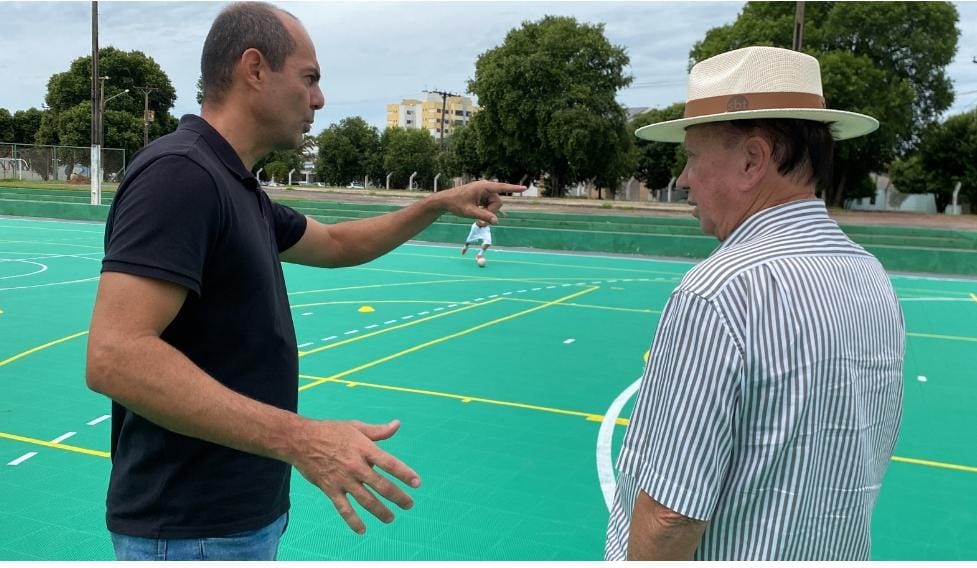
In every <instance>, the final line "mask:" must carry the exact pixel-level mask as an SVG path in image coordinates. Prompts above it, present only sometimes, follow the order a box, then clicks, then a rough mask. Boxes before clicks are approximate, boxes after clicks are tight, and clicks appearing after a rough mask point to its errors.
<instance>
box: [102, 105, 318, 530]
mask: <svg viewBox="0 0 977 568" xmlns="http://www.w3.org/2000/svg"><path fill="white" fill-rule="evenodd" d="M305 228H306V219H305V217H304V216H303V215H301V214H300V213H298V212H296V211H295V210H293V209H290V208H288V207H285V206H283V205H280V204H277V203H273V202H272V201H271V200H270V199H269V198H268V196H267V195H266V194H265V193H264V192H263V191H261V189H260V188H259V187H258V181H257V180H256V179H255V178H254V176H253V175H251V173H250V172H248V171H247V170H246V169H245V167H244V164H243V163H242V162H241V160H240V158H239V157H238V156H237V154H236V153H235V152H234V149H233V148H231V146H230V144H228V143H227V141H226V140H224V138H223V137H222V136H221V135H220V134H219V133H218V132H217V131H216V130H214V129H213V128H212V127H211V126H210V125H209V124H207V122H205V121H204V120H203V119H202V118H200V117H197V116H193V115H187V116H184V117H183V118H182V119H181V120H180V126H179V128H178V129H177V130H176V132H174V133H172V134H169V135H167V136H164V137H162V138H160V139H158V140H156V141H154V142H153V143H152V144H150V145H149V146H147V147H146V148H144V149H143V150H142V151H140V152H139V153H138V154H136V156H135V158H134V159H133V161H132V163H131V164H130V165H129V169H128V171H127V173H126V176H125V179H124V181H123V182H122V185H120V186H119V191H118V193H116V196H115V201H114V202H113V203H112V207H111V209H110V211H109V217H108V221H107V223H106V225H105V258H104V260H103V261H102V271H103V272H106V271H107V272H125V273H128V274H135V275H138V276H145V277H149V278H155V279H159V280H166V281H168V282H174V283H176V284H179V285H180V286H183V287H185V288H187V290H189V293H188V294H187V299H186V302H185V303H184V304H183V307H182V308H181V309H180V311H179V313H178V314H177V316H176V318H175V319H174V320H173V322H172V323H171V324H170V325H169V326H168V327H167V328H166V330H165V331H164V332H163V335H162V338H163V340H164V341H166V342H167V343H169V344H170V345H172V346H173V347H175V348H176V349H178V350H180V352H182V353H183V354H184V355H186V356H187V357H188V358H189V359H190V360H191V361H193V362H194V363H196V364H197V365H198V366H199V367H200V368H201V369H203V370H204V371H206V372H207V373H209V374H210V375H211V376H212V377H214V378H215V379H217V380H218V381H220V382H221V383H222V384H224V385H225V386H227V387H228V388H230V389H232V390H234V391H236V392H238V393H241V394H243V395H245V396H248V397H251V398H253V399H255V400H259V401H262V402H265V403H267V404H271V405H274V406H277V407H279V408H283V409H286V410H290V411H292V412H295V411H296V409H297V403H298V354H297V347H296V342H295V329H294V327H293V325H292V316H291V312H290V311H289V306H288V297H287V296H286V291H285V280H284V277H283V275H282V267H281V262H280V260H279V258H278V254H279V253H280V252H281V251H284V250H286V249H288V248H289V247H291V246H292V245H294V244H295V243H296V242H298V240H299V239H300V238H301V236H302V234H303V233H304V232H305ZM290 473H291V468H290V466H289V465H288V464H285V463H282V462H279V461H276V460H271V459H267V458H263V457H258V456H255V455H253V454H248V453H244V452H239V451H237V450H232V449H230V448H226V447H224V446H219V445H216V444H211V443H208V442H204V441H202V440H199V439H196V438H190V437H187V436H182V435H180V434H175V433H173V432H171V431H169V430H166V429H164V428H161V427H159V426H157V425H156V424H154V423H152V422H150V421H148V420H146V419H145V418H143V417H141V416H139V415H138V414H135V413H134V412H132V411H131V410H129V409H127V408H125V407H123V406H121V405H120V404H118V403H115V402H113V404H112V474H111V478H110V481H109V490H108V499H107V513H106V518H107V524H108V528H109V530H110V531H113V532H117V533H121V534H126V535H132V536H141V537H148V538H191V537H210V536H222V535H228V534H234V533H238V532H244V531H248V530H253V529H257V528H260V527H262V526H265V525H267V524H269V523H271V522H272V521H273V520H275V519H276V518H278V517H279V516H281V515H282V514H283V513H285V512H286V511H287V510H288V507H289V501H288V491H289V478H290Z"/></svg>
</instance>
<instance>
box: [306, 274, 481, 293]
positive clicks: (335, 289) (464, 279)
mask: <svg viewBox="0 0 977 568" xmlns="http://www.w3.org/2000/svg"><path fill="white" fill-rule="evenodd" d="M458 282H471V279H470V278H454V279H451V280H428V281H426V282H395V283H392V284H364V285H363V286H343V287H341V288H322V289H319V290H302V291H301V292H289V293H288V295H289V296H300V295H302V294H317V293H319V292H342V291H345V290H365V289H367V288H391V287H393V286H416V285H418V284H457V283H458Z"/></svg>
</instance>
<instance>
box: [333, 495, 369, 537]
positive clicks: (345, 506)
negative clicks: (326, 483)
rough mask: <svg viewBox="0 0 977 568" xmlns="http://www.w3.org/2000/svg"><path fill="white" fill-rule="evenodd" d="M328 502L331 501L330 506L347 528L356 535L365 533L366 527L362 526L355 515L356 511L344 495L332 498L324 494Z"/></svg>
mask: <svg viewBox="0 0 977 568" xmlns="http://www.w3.org/2000/svg"><path fill="white" fill-rule="evenodd" d="M326 496H327V497H329V500H330V501H332V506H333V507H335V508H336V512H338V513H339V516H340V517H342V518H343V520H344V521H346V524H347V525H349V528H351V529H353V532H355V533H356V534H363V533H365V532H366V525H364V524H363V520H362V519H360V516H359V515H357V514H356V509H354V508H353V506H352V505H351V504H350V503H349V499H347V498H346V494H345V493H340V494H339V495H337V496H332V495H330V494H328V493H326Z"/></svg>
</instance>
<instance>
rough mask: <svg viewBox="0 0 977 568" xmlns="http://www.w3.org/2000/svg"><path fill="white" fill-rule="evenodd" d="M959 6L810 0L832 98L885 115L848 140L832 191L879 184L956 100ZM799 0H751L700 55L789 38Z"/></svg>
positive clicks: (815, 42) (844, 193)
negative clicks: (874, 178) (876, 179)
mask: <svg viewBox="0 0 977 568" xmlns="http://www.w3.org/2000/svg"><path fill="white" fill-rule="evenodd" d="M958 19H959V18H958V14H957V10H956V8H955V7H954V6H953V5H952V4H950V3H948V2H808V3H806V5H805V20H804V45H803V46H802V47H803V51H804V52H805V53H808V54H810V55H813V56H814V57H817V58H818V60H819V61H820V63H821V72H822V81H823V88H824V95H825V99H826V100H827V102H828V107H829V108H837V109H843V110H849V111H854V112H860V113H864V114H868V115H870V116H874V117H875V118H877V119H878V120H879V122H880V128H879V130H878V131H877V132H875V133H873V134H870V135H868V136H865V137H863V138H859V139H855V140H851V141H845V142H841V143H839V144H838V147H837V152H836V156H835V177H834V180H833V183H832V184H831V187H826V188H822V190H823V191H825V192H826V193H825V197H826V201H827V202H828V203H829V204H832V205H840V204H841V203H842V202H843V201H844V199H845V197H860V196H863V195H866V192H867V191H870V189H871V185H870V184H869V183H867V180H868V174H869V173H870V172H872V171H881V170H884V169H885V168H886V165H887V164H888V163H890V162H891V161H892V160H894V159H895V158H896V157H898V156H900V155H903V154H905V153H906V152H908V151H910V150H911V149H912V148H914V147H915V146H916V144H917V143H918V141H919V136H920V134H921V132H922V131H923V130H924V129H925V128H927V127H928V126H929V125H932V124H933V123H935V122H936V121H937V120H938V119H939V115H940V114H941V113H942V112H943V111H945V110H946V109H947V108H949V106H950V105H951V104H952V103H953V91H952V86H951V83H950V79H949V78H948V77H947V75H946V67H947V65H948V64H949V63H950V62H951V60H952V58H953V56H954V54H955V53H956V49H957V39H958V36H959V31H958V30H957V28H956V23H957V21H958ZM793 21H794V3H792V2H750V3H747V4H746V6H745V7H744V8H743V11H742V12H741V13H740V15H739V16H738V17H737V19H736V21H735V22H734V23H732V24H729V25H726V26H721V27H718V28H713V29H711V30H709V31H708V32H707V33H706V37H705V38H704V39H703V40H702V41H701V42H699V43H697V44H696V45H695V46H694V47H693V49H692V52H691V54H690V57H691V59H692V61H693V62H695V61H701V60H703V59H706V58H708V57H711V56H713V55H717V54H719V53H722V52H724V51H729V50H731V49H737V48H740V47H746V46H748V45H770V46H777V47H786V48H789V47H791V45H792V41H793V27H794V26H793Z"/></svg>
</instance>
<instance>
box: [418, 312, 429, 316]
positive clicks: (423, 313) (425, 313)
mask: <svg viewBox="0 0 977 568" xmlns="http://www.w3.org/2000/svg"><path fill="white" fill-rule="evenodd" d="M429 313H431V312H419V313H418V314H417V315H419V316H426V315H427V314H429Z"/></svg>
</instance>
